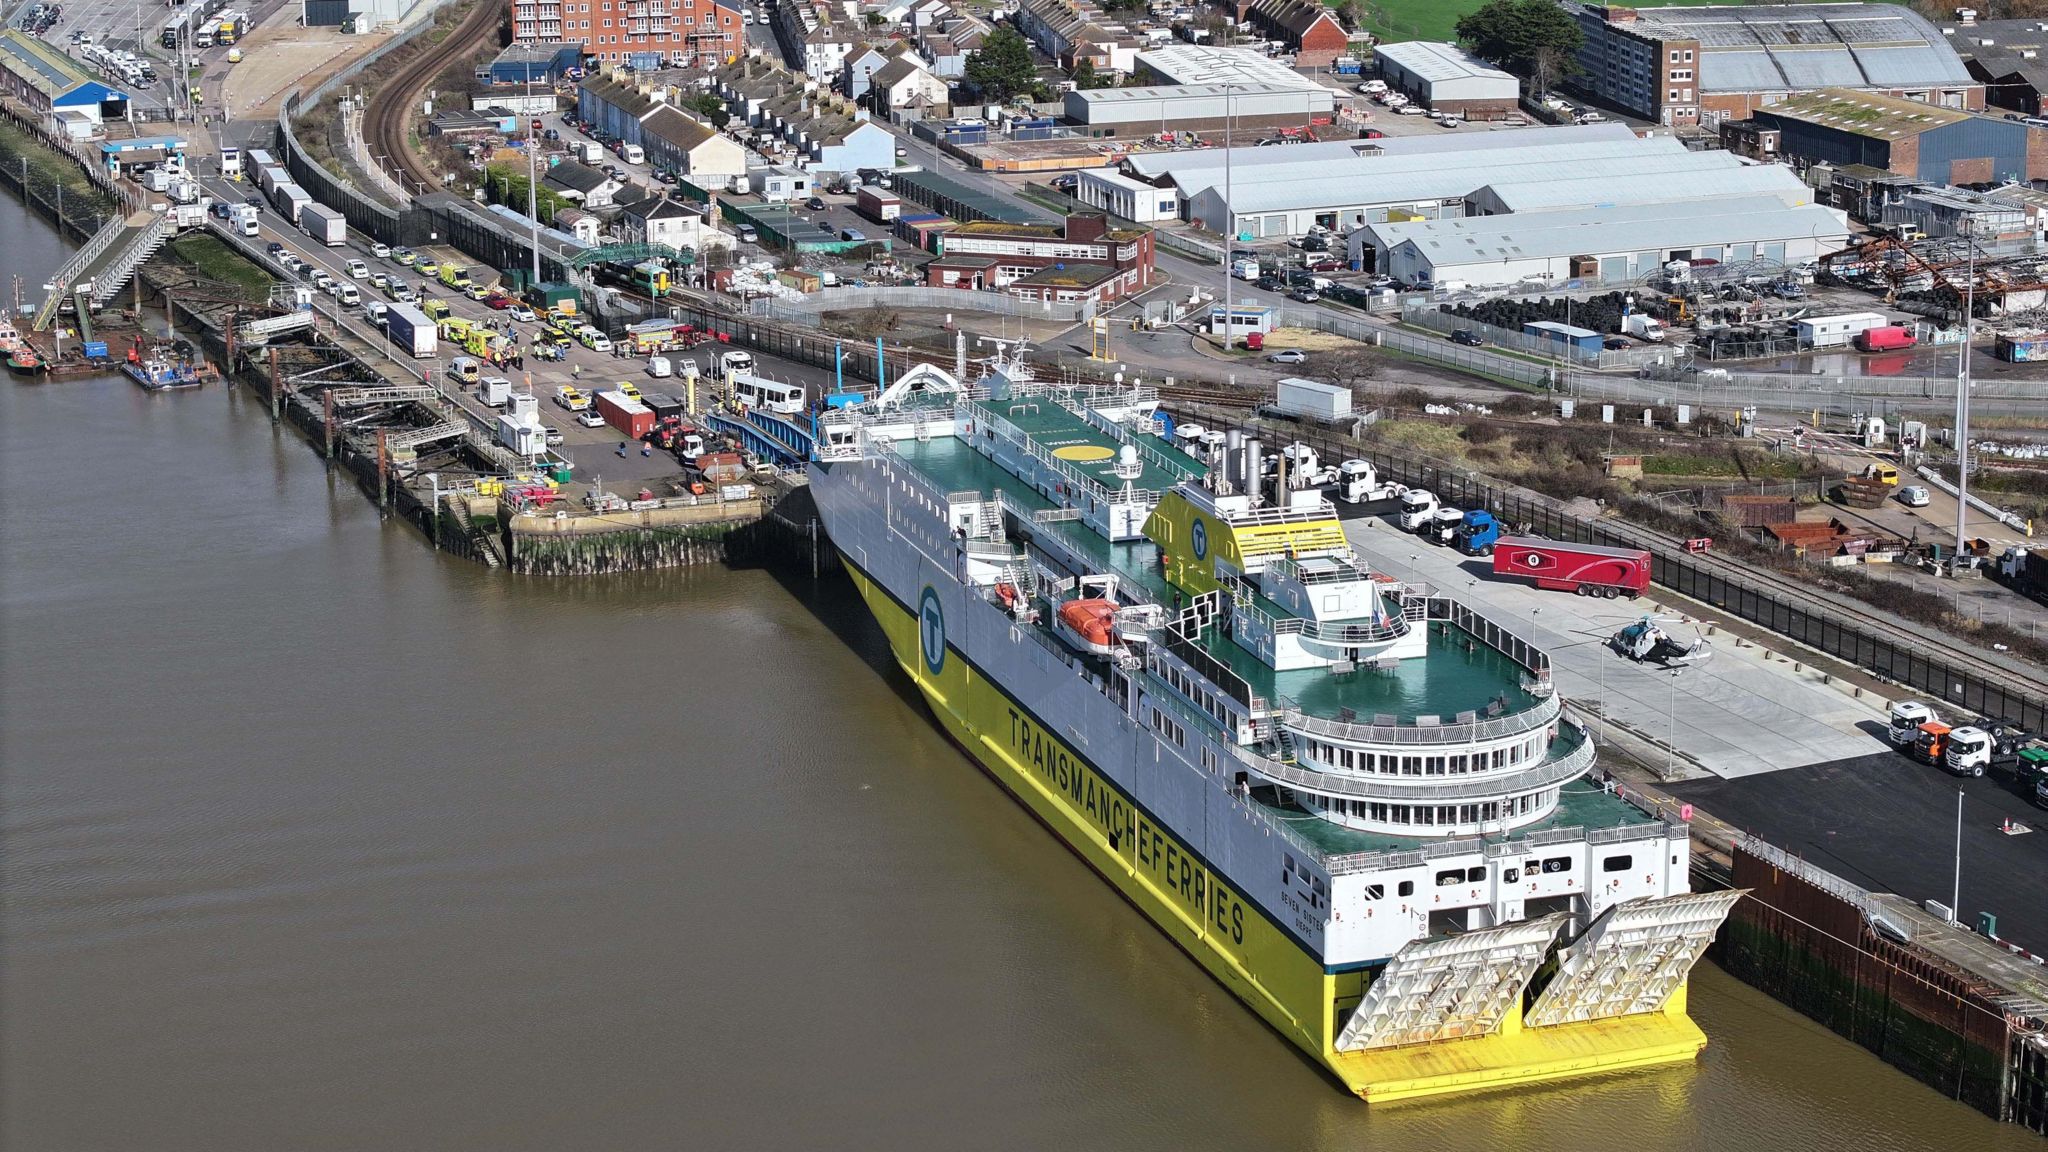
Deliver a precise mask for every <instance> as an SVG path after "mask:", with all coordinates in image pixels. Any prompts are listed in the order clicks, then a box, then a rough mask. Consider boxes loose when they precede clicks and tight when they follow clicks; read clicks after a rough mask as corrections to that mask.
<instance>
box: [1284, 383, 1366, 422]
mask: <svg viewBox="0 0 2048 1152" xmlns="http://www.w3.org/2000/svg"><path fill="white" fill-rule="evenodd" d="M1275 407H1277V408H1279V409H1280V411H1282V412H1285V413H1287V414H1288V415H1290V416H1308V417H1312V418H1314V419H1317V420H1336V419H1338V418H1340V417H1344V416H1349V415H1350V414H1351V389H1349V388H1340V387H1338V386H1337V385H1335V384H1325V383H1323V382H1322V381H1320V380H1304V379H1302V378H1301V377H1299V376H1289V377H1287V378H1286V379H1284V380H1282V381H1280V384H1279V396H1278V398H1277V400H1276V402H1275Z"/></svg>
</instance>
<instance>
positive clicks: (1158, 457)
mask: <svg viewBox="0 0 2048 1152" xmlns="http://www.w3.org/2000/svg"><path fill="white" fill-rule="evenodd" d="M1055 399H1056V401H1057V403H1058V404H1059V405H1060V406H1061V407H1062V408H1065V409H1066V410H1067V411H1069V412H1072V413H1073V414H1074V415H1076V416H1079V417H1080V418H1081V419H1082V420H1084V421H1086V422H1087V423H1088V424H1090V425H1092V426H1093V427H1094V428H1095V429H1096V430H1097V431H1099V432H1101V433H1102V434H1103V435H1105V436H1108V437H1110V438H1112V439H1114V440H1116V441H1117V443H1119V444H1128V445H1130V446H1131V447H1132V448H1135V449H1137V452H1138V458H1139V459H1141V460H1143V461H1145V462H1146V463H1147V464H1150V465H1151V466H1152V467H1154V468H1157V469H1158V470H1159V471H1161V472H1162V473H1164V474H1166V475H1168V476H1171V477H1173V478H1174V479H1175V480H1176V481H1179V480H1186V479H1188V478H1190V477H1193V476H1199V475H1200V474H1201V470H1200V469H1198V468H1194V467H1192V466H1191V465H1190V463H1189V462H1188V461H1186V460H1176V459H1174V458H1173V457H1171V456H1168V455H1167V454H1166V453H1165V452H1162V451H1160V450H1159V449H1158V448H1156V447H1154V446H1152V445H1151V444H1147V443H1146V442H1145V441H1143V440H1141V439H1139V438H1138V437H1137V436H1135V435H1133V434H1132V431H1131V429H1130V428H1129V427H1127V426H1126V425H1125V424H1124V423H1123V422H1121V421H1117V420H1112V419H1110V418H1109V417H1108V416H1107V415H1105V414H1103V412H1102V411H1101V410H1099V409H1096V408H1092V407H1089V406H1088V405H1086V404H1082V403H1078V402H1076V401H1073V400H1070V399H1066V398H1055ZM1146 420H1147V422H1148V423H1152V424H1155V425H1156V423H1157V422H1156V421H1153V420H1151V418H1149V417H1147V418H1146Z"/></svg>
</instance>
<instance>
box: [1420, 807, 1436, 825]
mask: <svg viewBox="0 0 2048 1152" xmlns="http://www.w3.org/2000/svg"><path fill="white" fill-rule="evenodd" d="M1415 822H1416V823H1417V824H1435V823H1436V809H1435V808H1432V807H1430V806H1429V805H1427V804H1418V805H1416V806H1415Z"/></svg>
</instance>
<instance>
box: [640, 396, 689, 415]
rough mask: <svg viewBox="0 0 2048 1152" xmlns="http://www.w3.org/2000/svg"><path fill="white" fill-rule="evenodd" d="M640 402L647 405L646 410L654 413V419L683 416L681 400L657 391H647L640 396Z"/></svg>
mask: <svg viewBox="0 0 2048 1152" xmlns="http://www.w3.org/2000/svg"><path fill="white" fill-rule="evenodd" d="M640 402H641V403H643V404H645V405H647V408H648V410H649V411H651V412H653V413H654V418H655V419H656V420H669V419H675V420H681V419H682V418H683V402H682V401H681V400H678V399H677V398H675V397H674V396H668V395H664V394H662V393H659V392H649V393H647V394H646V395H645V396H642V397H641V398H640Z"/></svg>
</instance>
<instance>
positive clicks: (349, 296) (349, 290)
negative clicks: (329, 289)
mask: <svg viewBox="0 0 2048 1152" xmlns="http://www.w3.org/2000/svg"><path fill="white" fill-rule="evenodd" d="M334 298H335V299H336V300H339V301H341V306H342V307H343V308H354V307H355V306H357V305H358V304H361V303H362V302H363V294H362V293H361V292H358V291H356V286H355V285H353V284H346V283H344V284H343V285H342V286H341V289H340V290H339V291H337V292H336V293H335V294H334Z"/></svg>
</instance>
